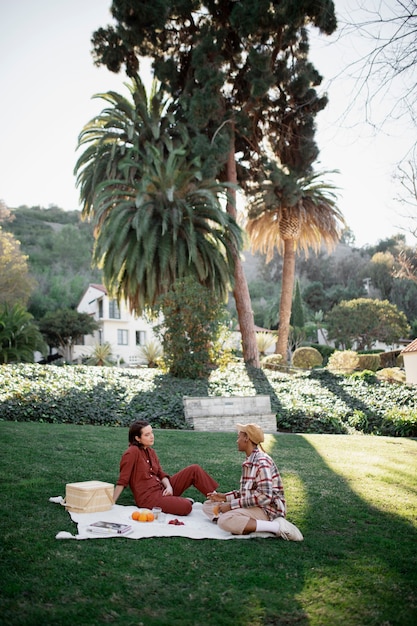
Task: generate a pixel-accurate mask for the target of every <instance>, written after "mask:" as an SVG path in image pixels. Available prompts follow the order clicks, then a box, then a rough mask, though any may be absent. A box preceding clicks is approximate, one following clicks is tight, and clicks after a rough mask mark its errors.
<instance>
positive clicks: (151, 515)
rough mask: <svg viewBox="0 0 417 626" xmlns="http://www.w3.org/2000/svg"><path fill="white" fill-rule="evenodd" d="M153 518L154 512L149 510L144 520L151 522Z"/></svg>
mask: <svg viewBox="0 0 417 626" xmlns="http://www.w3.org/2000/svg"><path fill="white" fill-rule="evenodd" d="M153 520H154V514H153V513H152V512H151V513H148V514H147V515H146V521H147V522H153Z"/></svg>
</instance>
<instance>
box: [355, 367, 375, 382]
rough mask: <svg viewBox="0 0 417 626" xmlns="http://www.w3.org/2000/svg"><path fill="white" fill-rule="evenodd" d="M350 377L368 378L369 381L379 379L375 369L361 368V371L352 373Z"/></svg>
mask: <svg viewBox="0 0 417 626" xmlns="http://www.w3.org/2000/svg"><path fill="white" fill-rule="evenodd" d="M350 378H352V379H353V380H366V381H367V382H369V383H372V382H375V381H376V380H377V378H376V375H375V372H374V371H373V370H361V371H359V372H353V373H352V374H350Z"/></svg>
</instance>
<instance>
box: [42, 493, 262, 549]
mask: <svg viewBox="0 0 417 626" xmlns="http://www.w3.org/2000/svg"><path fill="white" fill-rule="evenodd" d="M49 500H50V502H55V503H57V504H61V503H62V501H63V498H61V497H60V496H58V497H54V498H49ZM137 510H138V508H137V507H136V506H121V505H119V504H114V505H113V506H112V508H111V509H110V510H108V511H102V512H100V513H72V512H70V511H69V514H70V516H71V519H72V521H73V522H75V523H76V524H77V530H78V532H77V534H76V535H72V534H71V533H69V532H66V531H61V532H59V533H58V534H57V535H56V539H108V538H109V537H126V538H127V539H145V538H147V537H188V538H189V539H249V538H254V537H271V536H273V535H271V533H251V534H250V535H232V534H231V533H229V532H227V531H225V530H222V529H221V528H219V527H218V526H217V524H215V523H214V522H212V521H211V520H209V518H208V517H206V515H205V514H204V513H203V505H202V503H201V502H195V503H194V504H193V509H192V511H191V513H190V515H187V516H185V517H181V516H179V515H168V514H167V515H166V516H165V520H164V521H163V522H159V521H156V520H155V521H153V522H136V521H135V520H132V513H133V511H137ZM173 519H178V521H180V522H184V525H183V526H175V525H173V524H169V523H168V522H169V521H170V520H173ZM101 520H102V521H105V522H118V523H120V524H130V525H131V526H132V528H133V532H132V533H130V534H127V535H100V534H95V533H90V532H88V531H87V530H86V528H87V526H89V524H91V523H92V522H98V521H101Z"/></svg>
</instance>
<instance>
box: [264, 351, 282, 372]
mask: <svg viewBox="0 0 417 626" xmlns="http://www.w3.org/2000/svg"><path fill="white" fill-rule="evenodd" d="M261 365H262V367H265V368H266V369H270V370H276V369H279V368H280V367H281V366H282V365H283V363H282V354H268V356H265V357H264V358H263V359H262V360H261Z"/></svg>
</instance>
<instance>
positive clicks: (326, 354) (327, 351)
mask: <svg viewBox="0 0 417 626" xmlns="http://www.w3.org/2000/svg"><path fill="white" fill-rule="evenodd" d="M310 348H315V349H316V350H318V351H319V352H320V354H321V356H322V357H323V365H327V363H328V361H329V358H330V356H331V355H332V354H333V352H335V349H334V348H333V347H332V346H328V345H327V344H325V343H311V344H310Z"/></svg>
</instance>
